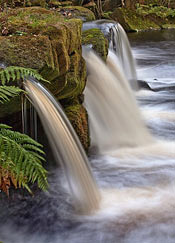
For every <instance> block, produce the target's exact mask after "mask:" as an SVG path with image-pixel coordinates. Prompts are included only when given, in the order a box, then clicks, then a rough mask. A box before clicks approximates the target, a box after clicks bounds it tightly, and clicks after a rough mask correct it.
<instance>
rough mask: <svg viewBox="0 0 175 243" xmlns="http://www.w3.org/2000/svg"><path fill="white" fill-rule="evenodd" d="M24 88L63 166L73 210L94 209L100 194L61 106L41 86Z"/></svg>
mask: <svg viewBox="0 0 175 243" xmlns="http://www.w3.org/2000/svg"><path fill="white" fill-rule="evenodd" d="M24 86H25V89H26V90H27V91H28V96H29V98H30V100H31V101H32V103H33V105H34V107H35V109H36V110H37V112H38V115H39V116H40V120H41V122H42V123H43V127H44V129H45V131H46V134H47V136H48V139H49V141H50V144H51V146H52V150H53V153H54V155H55V158H56V160H57V161H58V163H60V162H61V163H62V166H63V168H64V171H65V174H66V176H67V180H68V183H69V187H70V191H71V193H72V197H73V199H74V200H75V207H77V210H78V211H80V212H83V213H89V212H92V211H94V210H96V209H97V208H98V206H99V200H100V193H99V191H98V188H97V185H96V183H95V181H94V178H93V176H92V173H91V170H90V168H89V165H88V159H87V157H86V154H85V152H84V150H83V148H82V146H81V144H80V142H79V139H78V137H77V135H76V134H75V132H74V130H73V128H72V126H71V124H70V122H69V121H68V119H67V117H66V115H65V114H64V112H63V110H62V108H61V106H60V105H59V104H58V103H57V101H56V100H55V99H54V98H53V96H52V95H51V94H50V93H49V91H47V90H46V89H45V88H44V87H43V86H42V85H41V84H40V83H38V82H35V81H33V80H30V81H29V80H26V81H25V83H24Z"/></svg>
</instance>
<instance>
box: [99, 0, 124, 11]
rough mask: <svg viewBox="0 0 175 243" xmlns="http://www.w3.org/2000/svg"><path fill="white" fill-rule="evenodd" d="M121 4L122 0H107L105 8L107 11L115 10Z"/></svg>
mask: <svg viewBox="0 0 175 243" xmlns="http://www.w3.org/2000/svg"><path fill="white" fill-rule="evenodd" d="M119 6H121V0H106V1H104V4H103V10H104V11H105V12H107V11H113V10H114V9H115V8H118V7H119Z"/></svg>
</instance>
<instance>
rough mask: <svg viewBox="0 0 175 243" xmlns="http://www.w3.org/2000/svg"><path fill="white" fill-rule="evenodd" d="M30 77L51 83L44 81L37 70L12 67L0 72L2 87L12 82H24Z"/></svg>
mask: <svg viewBox="0 0 175 243" xmlns="http://www.w3.org/2000/svg"><path fill="white" fill-rule="evenodd" d="M29 76H31V77H34V78H36V79H37V80H38V81H43V82H49V81H48V80H46V79H44V78H43V77H42V76H41V75H40V74H39V73H38V72H37V71H36V70H34V69H31V68H23V67H17V66H10V67H7V68H5V69H3V70H2V71H0V80H1V83H2V85H5V84H6V83H9V82H10V81H19V80H22V81H23V80H24V79H25V78H27V77H29Z"/></svg>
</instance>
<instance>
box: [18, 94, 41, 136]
mask: <svg viewBox="0 0 175 243" xmlns="http://www.w3.org/2000/svg"><path fill="white" fill-rule="evenodd" d="M28 110H29V112H28ZM21 113H22V114H21V116H22V132H23V133H25V134H28V135H30V137H32V138H33V139H35V140H36V141H37V140H38V135H37V134H38V128H37V113H36V111H35V109H34V107H33V105H32V104H31V103H29V106H28V99H27V97H26V95H24V94H22V95H21Z"/></svg>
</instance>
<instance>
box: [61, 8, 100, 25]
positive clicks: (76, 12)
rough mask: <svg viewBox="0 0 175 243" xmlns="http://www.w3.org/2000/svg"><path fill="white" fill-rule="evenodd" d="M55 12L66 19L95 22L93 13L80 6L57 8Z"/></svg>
mask: <svg viewBox="0 0 175 243" xmlns="http://www.w3.org/2000/svg"><path fill="white" fill-rule="evenodd" d="M57 11H59V12H60V13H61V14H62V15H63V16H64V17H65V18H67V19H71V18H74V19H75V18H76V19H81V20H82V21H83V22H87V21H93V20H95V15H94V13H93V12H92V11H91V10H90V9H88V8H84V7H81V6H67V7H64V8H59V9H58V10H57Z"/></svg>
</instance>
